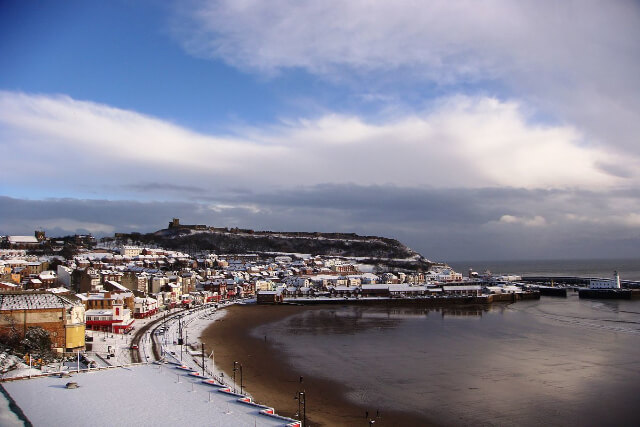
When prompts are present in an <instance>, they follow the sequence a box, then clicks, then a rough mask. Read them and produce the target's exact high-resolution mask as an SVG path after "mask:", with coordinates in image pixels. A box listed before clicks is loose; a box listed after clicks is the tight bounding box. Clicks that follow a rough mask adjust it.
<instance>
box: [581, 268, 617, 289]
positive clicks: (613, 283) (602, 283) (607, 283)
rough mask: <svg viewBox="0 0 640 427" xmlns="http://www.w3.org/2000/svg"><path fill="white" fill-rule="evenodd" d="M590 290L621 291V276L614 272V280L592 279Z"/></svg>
mask: <svg viewBox="0 0 640 427" xmlns="http://www.w3.org/2000/svg"><path fill="white" fill-rule="evenodd" d="M589 289H620V276H619V275H618V272H617V271H614V272H613V279H591V281H589Z"/></svg>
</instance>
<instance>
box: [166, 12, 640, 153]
mask: <svg viewBox="0 0 640 427" xmlns="http://www.w3.org/2000/svg"><path fill="white" fill-rule="evenodd" d="M180 5H182V3H180ZM178 16H179V18H177V19H176V23H175V29H176V31H175V32H176V35H177V37H178V38H179V40H180V42H181V43H182V45H183V47H184V48H185V49H186V50H187V51H188V52H191V53H192V54H195V55H198V56H203V57H208V58H216V59H221V60H223V61H225V62H227V63H229V64H231V65H233V66H236V67H239V68H241V69H244V70H254V71H257V72H260V73H267V74H276V73H278V72H280V71H281V70H286V69H300V68H301V69H305V70H307V71H308V72H310V73H313V74H316V75H320V76H323V77H327V78H329V79H332V80H334V79H338V80H344V79H348V78H349V77H345V76H349V75H350V74H353V73H355V74H356V76H357V77H361V76H374V78H373V79H369V80H366V81H367V82H370V81H371V80H374V81H376V79H375V76H378V75H380V73H383V74H384V73H389V74H391V75H392V76H393V77H392V78H390V79H389V81H391V82H393V83H391V85H396V84H399V83H400V82H404V84H407V83H406V82H407V81H410V82H412V83H410V84H418V85H419V84H420V83H421V82H422V83H424V82H428V83H436V84H437V85H444V86H445V87H446V86H448V85H454V86H455V85H458V84H467V83H469V82H472V83H473V82H475V83H478V82H480V83H484V82H490V83H491V84H492V86H496V85H497V86H499V87H501V88H502V89H505V90H507V91H508V92H509V93H512V94H513V95H514V96H515V97H517V98H520V99H527V102H528V103H530V105H532V106H535V107H536V108H537V109H538V110H539V111H541V112H542V113H543V114H544V115H546V116H551V117H553V118H555V119H558V120H560V121H566V122H570V123H574V124H575V125H576V126H578V127H579V128H580V129H581V131H583V132H585V133H587V134H588V135H589V136H590V137H591V138H590V139H592V142H593V143H599V144H602V145H607V146H609V148H610V149H616V150H621V151H629V150H630V151H634V152H636V153H637V152H638V150H640V144H638V139H637V135H639V134H640V98H638V97H637V96H636V94H637V93H640V79H638V78H637V76H638V75H640V50H639V49H638V48H637V41H638V40H640V6H639V5H638V3H637V2H633V1H615V2H603V1H597V0H585V1H580V2H576V1H564V2H558V1H554V0H549V1H545V0H522V1H517V2H514V1H510V0H486V1H480V2H479V1H475V0H462V1H450V0H430V1H428V2H424V1H415V0H395V1H375V2H372V1H368V0H325V1H320V2H318V1H300V0H277V1H268V2H264V1H259V0H243V1H238V0H198V1H195V2H194V3H193V4H192V5H190V7H188V8H185V10H183V11H181V12H180V13H178ZM354 80H355V81H359V79H358V78H355V79H354ZM382 80H384V79H382ZM387 89H389V88H387ZM390 91H391V92H392V91H393V88H391V89H390ZM386 95H388V94H386Z"/></svg>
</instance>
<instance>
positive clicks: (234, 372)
mask: <svg viewBox="0 0 640 427" xmlns="http://www.w3.org/2000/svg"><path fill="white" fill-rule="evenodd" d="M238 367H240V394H242V363H240V362H233V392H234V393H235V391H236V370H237V369H238Z"/></svg>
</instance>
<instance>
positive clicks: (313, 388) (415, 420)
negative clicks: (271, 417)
mask: <svg viewBox="0 0 640 427" xmlns="http://www.w3.org/2000/svg"><path fill="white" fill-rule="evenodd" d="M314 309H317V308H315V307H297V306H278V307H275V306H256V305H234V306H231V307H228V308H226V311H227V313H226V315H225V316H224V317H222V318H221V319H218V320H216V321H214V322H212V324H211V325H210V326H209V327H208V328H206V329H205V330H204V331H203V333H202V340H203V341H204V342H206V343H207V346H209V345H213V346H214V348H215V364H216V366H217V367H218V368H219V369H220V368H222V370H223V371H224V374H225V377H227V378H229V379H230V378H231V376H232V368H233V362H234V361H238V362H240V363H241V364H242V366H243V383H244V386H245V389H246V391H247V392H248V393H250V394H251V395H252V396H253V397H254V399H255V400H256V401H258V402H260V403H264V404H267V405H270V406H273V407H275V409H276V411H277V412H278V413H279V414H281V415H285V416H290V417H295V416H296V412H297V410H298V402H297V400H295V399H294V396H296V393H297V392H298V391H301V390H304V391H305V393H306V394H307V420H308V423H309V425H316V426H317V425H327V426H329V425H331V426H334V425H340V426H357V425H362V426H366V425H369V420H375V425H377V426H380V425H382V426H385V425H386V426H391V425H420V426H425V425H434V424H433V423H430V422H429V421H428V420H425V419H424V418H420V417H419V416H418V415H416V416H415V417H414V416H411V414H406V413H401V412H397V413H396V412H390V411H388V410H385V411H383V412H382V411H381V413H380V417H377V418H376V411H377V408H364V407H360V406H358V405H354V404H352V403H351V402H349V401H348V400H347V399H346V398H345V397H344V396H345V395H346V394H347V393H348V392H349V391H351V390H350V389H349V387H348V385H346V384H340V383H337V382H333V381H328V380H325V379H321V378H313V377H311V376H308V375H305V373H304V372H298V371H295V370H293V369H292V368H291V366H290V364H289V363H288V358H287V355H286V354H282V352H281V351H280V350H279V349H277V348H275V346H273V345H271V344H270V342H269V337H268V335H267V337H266V339H265V338H264V337H261V338H256V337H253V336H251V330H252V329H253V328H254V327H256V326H258V325H263V324H267V323H270V322H274V321H277V320H281V319H283V318H285V317H288V316H291V315H294V314H297V313H299V312H300V311H302V310H314ZM327 351H331V350H327ZM300 376H303V382H302V383H300ZM236 382H237V387H238V388H239V387H240V385H239V382H240V378H239V373H238V374H237V376H236ZM367 411H368V415H369V417H368V418H366V415H367Z"/></svg>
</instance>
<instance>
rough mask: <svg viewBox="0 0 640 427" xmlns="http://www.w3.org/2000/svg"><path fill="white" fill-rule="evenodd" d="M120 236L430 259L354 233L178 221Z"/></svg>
mask: <svg viewBox="0 0 640 427" xmlns="http://www.w3.org/2000/svg"><path fill="white" fill-rule="evenodd" d="M116 238H117V240H119V241H121V242H125V243H126V242H127V241H130V242H131V243H134V244H141V245H150V244H153V245H158V246H160V247H163V248H167V249H174V250H180V251H184V252H188V253H195V252H200V251H213V252H215V253H218V254H232V253H258V254H260V253H274V252H276V253H277V252H286V253H294V254H295V253H301V254H312V255H328V256H340V257H357V258H359V259H361V260H363V261H364V260H366V261H367V263H371V264H378V265H380V266H381V267H382V266H387V267H388V268H394V269H408V270H427V269H428V268H429V267H430V266H431V264H432V263H431V262H430V261H429V260H427V259H426V258H424V257H423V256H422V255H420V254H419V253H417V252H415V251H413V250H412V249H410V248H409V247H407V246H405V245H403V244H402V243H400V242H399V241H397V240H395V239H389V238H385V237H377V236H359V235H357V234H355V233H309V232H273V231H254V230H247V229H238V228H232V229H228V228H215V227H207V226H201V225H198V226H190V225H184V226H183V225H179V224H175V225H173V226H170V227H169V228H166V229H163V230H158V231H156V232H155V233H148V234H140V233H130V234H117V235H116Z"/></svg>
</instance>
